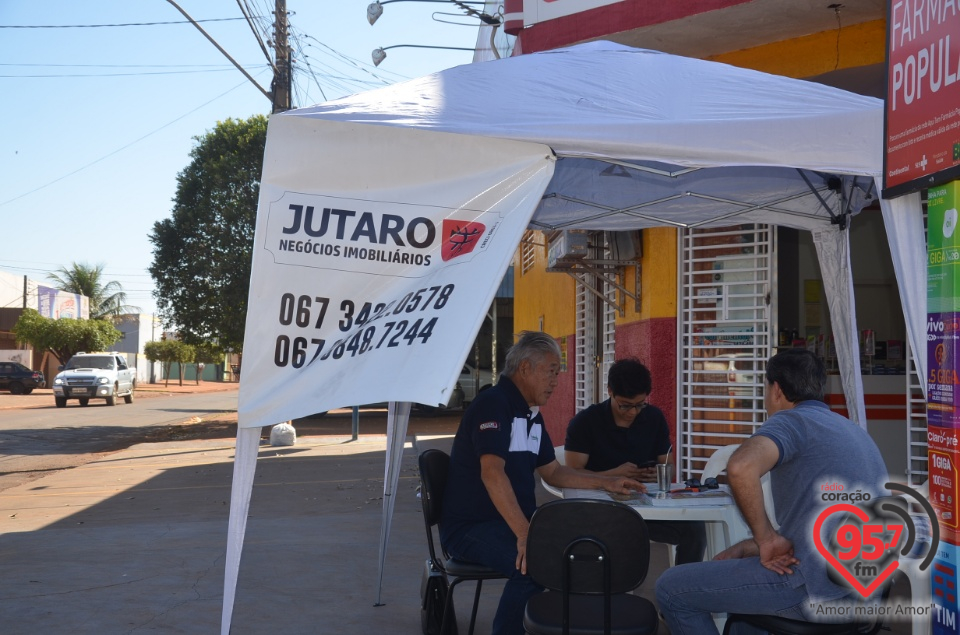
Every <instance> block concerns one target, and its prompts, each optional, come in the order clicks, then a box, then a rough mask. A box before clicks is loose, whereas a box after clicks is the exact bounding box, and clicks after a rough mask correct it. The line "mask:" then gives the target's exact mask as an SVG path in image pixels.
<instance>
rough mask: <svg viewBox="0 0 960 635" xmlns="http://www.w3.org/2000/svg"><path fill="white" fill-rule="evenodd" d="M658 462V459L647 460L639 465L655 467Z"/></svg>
mask: <svg viewBox="0 0 960 635" xmlns="http://www.w3.org/2000/svg"><path fill="white" fill-rule="evenodd" d="M656 464H657V462H656V461H647V462H645V463H641V464H640V465H638V466H637V467H653V466H654V465H656Z"/></svg>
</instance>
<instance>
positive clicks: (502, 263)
mask: <svg viewBox="0 0 960 635" xmlns="http://www.w3.org/2000/svg"><path fill="white" fill-rule="evenodd" d="M384 135H386V136H387V137H389V138H387V139H385V138H384ZM357 165H364V166H366V168H365V169H363V170H356V166H357ZM553 166H554V158H553V155H552V153H551V151H550V149H549V148H547V147H545V146H541V145H537V144H530V143H523V142H513V141H503V140H496V139H479V138H475V137H467V136H461V135H451V134H438V133H423V132H419V131H409V130H396V129H392V128H382V127H379V126H358V125H355V124H342V123H332V122H317V121H316V120H308V119H304V118H300V117H296V116H278V117H274V118H273V119H271V122H270V130H269V134H268V143H267V150H266V153H265V158H264V173H263V179H262V182H261V194H260V203H259V211H258V214H257V228H256V238H255V243H254V245H255V247H254V260H253V271H252V275H251V281H250V296H249V306H248V310H247V323H246V333H245V337H244V351H243V369H242V380H241V384H240V395H239V413H240V426H241V427H256V426H264V425H271V424H274V423H278V422H280V421H285V420H288V419H293V418H296V417H301V416H305V415H309V414H312V413H315V412H320V411H325V410H329V409H332V408H337V407H343V406H350V405H357V404H362V403H371V402H379V401H417V402H421V403H427V404H439V403H446V402H447V401H449V398H450V393H451V390H452V388H453V386H454V384H455V381H456V377H457V376H458V374H459V372H460V369H461V368H462V365H463V362H464V360H465V359H466V356H467V354H468V352H469V350H470V347H471V345H472V343H473V339H474V337H475V334H476V332H477V330H478V329H479V327H480V324H481V320H482V319H483V316H484V315H485V313H486V307H487V306H488V305H489V303H490V302H491V300H492V299H493V295H494V293H495V292H496V288H497V286H498V285H499V283H500V279H501V278H502V276H503V274H504V273H505V271H506V269H507V267H508V266H509V263H510V261H511V259H512V256H513V252H514V249H515V248H516V245H517V243H518V241H519V239H520V236H521V235H522V232H523V231H524V229H525V228H526V227H527V223H528V222H529V220H530V217H531V215H532V214H533V210H534V209H535V207H536V205H537V203H538V202H539V200H540V196H541V195H542V193H543V190H544V188H545V187H546V185H547V183H548V182H549V181H550V178H551V177H552V175H553Z"/></svg>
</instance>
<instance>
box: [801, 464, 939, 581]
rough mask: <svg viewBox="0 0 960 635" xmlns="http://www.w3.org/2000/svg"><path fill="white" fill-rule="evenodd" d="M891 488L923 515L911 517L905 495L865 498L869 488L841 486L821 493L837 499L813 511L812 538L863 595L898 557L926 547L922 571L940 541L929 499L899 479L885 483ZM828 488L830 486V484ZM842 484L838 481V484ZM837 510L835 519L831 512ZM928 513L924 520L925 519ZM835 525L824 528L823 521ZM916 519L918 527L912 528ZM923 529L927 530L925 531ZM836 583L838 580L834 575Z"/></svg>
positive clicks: (894, 567) (916, 554)
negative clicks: (845, 489)
mask: <svg viewBox="0 0 960 635" xmlns="http://www.w3.org/2000/svg"><path fill="white" fill-rule="evenodd" d="M884 487H885V488H887V489H888V490H890V491H891V492H893V493H896V492H901V493H903V494H906V495H907V496H909V497H911V498H913V499H915V501H916V503H917V504H918V505H920V507H922V508H923V511H924V513H925V514H926V516H927V518H924V517H923V516H922V515H921V516H919V517H918V519H919V520H920V521H921V522H919V523H915V522H914V517H913V516H912V515H911V514H910V513H909V511H908V509H907V507H908V504H907V501H906V499H904V498H900V497H886V498H880V499H877V500H874V501H870V495H869V494H863V495H861V494H860V493H859V491H858V492H857V493H852V494H848V493H846V492H843V493H840V494H836V493H832V492H831V493H830V494H824V495H823V498H824V500H843V501H850V502H841V503H836V504H833V505H830V506H829V507H827V508H826V509H824V510H823V511H822V512H821V513H820V515H819V516H818V517H817V520H816V522H815V523H814V527H813V540H814V544H815V546H816V548H817V551H819V552H820V555H822V556H823V557H824V559H825V560H826V561H827V564H829V565H830V566H831V567H832V568H833V569H834V571H836V573H838V574H839V576H840V578H841V579H842V580H843V581H844V582H845V583H846V584H847V585H848V586H849V587H850V588H851V589H853V590H855V591H856V592H857V593H859V594H860V595H861V596H862V597H863V598H869V597H870V596H871V595H872V594H873V593H874V592H875V591H876V590H877V589H878V588H879V587H880V586H881V585H883V583H884V582H886V581H887V580H888V579H889V578H890V576H891V575H893V573H894V572H895V571H896V570H897V568H898V567H899V566H900V558H901V557H907V556H909V557H919V556H920V554H921V553H923V552H924V551H925V552H926V554H925V556H924V559H923V562H921V563H920V565H919V569H920V571H926V570H927V568H928V567H930V564H931V563H932V562H933V559H934V556H935V555H936V549H937V545H938V544H939V542H940V531H939V525H938V524H937V518H936V515H935V514H934V511H933V507H932V506H931V505H930V502H929V501H928V500H927V499H926V498H924V497H923V496H921V495H920V494H919V492H917V491H916V490H915V489H913V488H911V487H907V486H906V485H900V484H899V483H886V484H885V485H884ZM831 489H833V488H831ZM839 489H841V490H842V486H840V488H839ZM836 516H840V520H839V521H836V519H835V517H836ZM927 519H929V522H926V521H927ZM831 524H832V525H835V526H836V530H835V531H832V532H827V531H825V530H824V527H825V526H826V525H831ZM917 524H921V525H922V526H921V532H922V533H921V532H918V531H917ZM927 531H929V532H930V535H929V536H927V535H925V534H926V532H927ZM835 581H837V582H838V583H839V580H835Z"/></svg>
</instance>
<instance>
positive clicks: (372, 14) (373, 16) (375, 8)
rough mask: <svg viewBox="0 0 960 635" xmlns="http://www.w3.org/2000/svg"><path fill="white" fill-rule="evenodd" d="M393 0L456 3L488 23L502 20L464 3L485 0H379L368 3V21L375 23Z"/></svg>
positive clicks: (401, 0) (479, 3)
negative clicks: (466, 0) (470, 0)
mask: <svg viewBox="0 0 960 635" xmlns="http://www.w3.org/2000/svg"><path fill="white" fill-rule="evenodd" d="M391 2H431V3H441V4H455V5H457V6H459V7H460V8H461V9H464V10H465V11H467V13H469V14H470V15H475V16H476V17H478V18H479V19H480V20H482V21H483V22H485V23H486V24H500V20H498V19H497V18H495V17H493V16H490V15H487V14H486V13H479V12H478V11H476V10H475V9H470V8H469V7H467V6H464V5H470V4H475V5H480V6H483V4H484V3H483V2H469V1H468V2H464V1H462V0H382V1H381V0H377V1H376V2H373V3H370V4H369V5H367V22H369V23H370V24H371V25H373V23H374V22H376V21H377V20H378V19H379V18H380V16H381V15H383V5H385V4H390V3H391Z"/></svg>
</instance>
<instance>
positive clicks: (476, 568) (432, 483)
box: [419, 449, 506, 635]
mask: <svg viewBox="0 0 960 635" xmlns="http://www.w3.org/2000/svg"><path fill="white" fill-rule="evenodd" d="M419 463H420V502H421V503H422V504H423V522H424V525H425V527H426V529H427V548H428V549H429V550H430V561H431V562H432V563H433V566H434V567H435V568H436V569H437V570H439V571H440V572H441V573H442V574H443V576H444V578H445V579H446V580H447V582H448V583H449V585H450V586H449V589H448V591H447V597H446V602H445V603H444V608H443V618H442V620H441V627H440V634H441V635H445V634H446V633H454V632H456V626H457V623H456V617H455V614H454V610H453V590H454V588H456V586H457V585H458V584H460V583H461V582H465V581H468V580H475V581H476V582H477V591H476V593H475V594H474V596H473V612H472V613H471V614H470V631H469V633H470V635H473V627H474V624H475V623H476V621H477V607H478V606H479V604H480V589H481V588H482V586H483V581H484V580H497V579H506V576H505V575H503V574H502V573H500V572H499V571H495V570H494V569H490V568H488V567H485V566H483V565H480V564H473V563H472V562H464V561H463V560H457V559H455V558H451V557H450V556H449V555H448V554H447V552H446V551H445V550H444V549H443V545H442V544H441V545H440V554H441V555H442V558H438V557H437V550H436V548H435V547H434V542H433V528H434V527H435V526H436V525H437V523H439V522H440V514H441V512H442V510H443V492H444V490H446V488H447V474H448V472H449V471H450V456H449V455H448V454H447V453H446V452H443V451H441V450H436V449H430V450H426V451H424V452H423V453H422V454H420V460H419Z"/></svg>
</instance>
